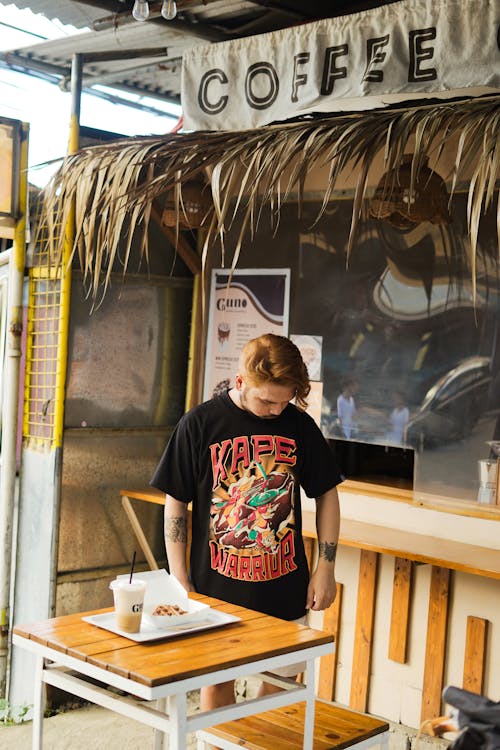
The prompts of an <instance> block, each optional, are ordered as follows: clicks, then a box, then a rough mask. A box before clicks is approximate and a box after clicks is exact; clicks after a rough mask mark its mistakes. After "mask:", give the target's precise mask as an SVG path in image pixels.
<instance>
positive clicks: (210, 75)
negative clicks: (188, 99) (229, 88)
mask: <svg viewBox="0 0 500 750" xmlns="http://www.w3.org/2000/svg"><path fill="white" fill-rule="evenodd" d="M212 81H219V82H220V83H228V78H227V75H226V74H225V73H224V71H223V70H221V69H220V68H214V69H213V70H208V71H207V72H206V73H204V74H203V76H202V78H201V81H200V88H199V90H198V104H199V106H200V109H201V110H202V111H203V112H205V113H206V114H207V115H218V114H219V112H222V110H223V109H224V108H225V106H226V105H227V102H228V99H229V97H228V96H221V97H219V99H218V100H217V101H213V102H211V101H210V100H209V98H208V86H209V84H210V83H211V82H212Z"/></svg>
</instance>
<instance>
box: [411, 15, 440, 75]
mask: <svg viewBox="0 0 500 750" xmlns="http://www.w3.org/2000/svg"><path fill="white" fill-rule="evenodd" d="M435 38H436V28H435V27H434V26H432V27H430V28H428V29H415V31H410V33H409V35H408V39H409V48H410V65H409V68H408V81H409V82H410V83H418V82H419V81H435V80H436V79H437V71H436V68H422V67H421V64H422V62H423V61H424V60H431V59H432V58H433V57H434V47H424V46H423V43H424V42H427V41H429V40H431V39H435Z"/></svg>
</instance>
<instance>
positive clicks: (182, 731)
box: [168, 694, 187, 750]
mask: <svg viewBox="0 0 500 750" xmlns="http://www.w3.org/2000/svg"><path fill="white" fill-rule="evenodd" d="M168 715H169V717H170V727H171V729H170V736H169V750H185V748H186V731H187V696H186V695H185V694H181V695H171V696H169V699H168Z"/></svg>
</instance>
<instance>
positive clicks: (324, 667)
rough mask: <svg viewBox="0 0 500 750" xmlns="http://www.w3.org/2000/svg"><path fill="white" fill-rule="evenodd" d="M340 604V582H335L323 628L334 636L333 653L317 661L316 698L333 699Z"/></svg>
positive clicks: (337, 655)
mask: <svg viewBox="0 0 500 750" xmlns="http://www.w3.org/2000/svg"><path fill="white" fill-rule="evenodd" d="M341 606H342V584H341V583H337V596H336V598H335V601H334V602H333V604H332V605H331V607H328V609H327V610H326V611H325V615H324V619H323V630H326V631H327V632H328V633H332V635H333V637H334V638H335V651H334V652H333V654H328V655H327V656H322V657H321V659H320V663H319V683H318V698H322V699H323V700H325V701H333V700H335V681H336V677H337V661H338V657H339V633H340V608H341Z"/></svg>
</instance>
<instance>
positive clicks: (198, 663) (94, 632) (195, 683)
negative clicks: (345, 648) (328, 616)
mask: <svg viewBox="0 0 500 750" xmlns="http://www.w3.org/2000/svg"><path fill="white" fill-rule="evenodd" d="M193 596H194V597H195V598H197V599H199V600H200V601H203V602H206V603H207V604H209V605H210V606H211V607H213V608H215V609H217V610H220V611H221V612H226V613H229V614H233V615H236V616H237V617H239V618H241V619H240V621H238V622H234V623H231V624H226V625H224V626H221V627H218V628H214V629H212V630H205V631H200V632H197V633H192V634H190V635H188V634H185V635H180V636H178V637H175V638H168V639H163V640H158V641H153V642H148V643H141V644H139V643H136V642H135V641H132V640H130V639H128V638H125V637H122V636H119V635H116V634H114V633H112V632H110V631H108V630H104V629H102V628H99V627H97V626H95V625H93V624H89V623H87V622H84V621H83V620H82V617H83V616H84V615H95V614H100V613H103V612H108V611H110V610H98V611H95V612H86V613H79V614H74V615H67V616H64V617H56V618H54V619H51V620H45V621H42V622H37V623H34V624H31V625H18V626H16V627H15V628H14V635H13V643H14V645H15V646H17V647H20V648H23V649H26V650H27V651H30V652H32V653H33V654H35V655H36V657H37V660H36V665H37V666H36V670H35V673H34V683H35V696H34V716H33V748H34V750H41V748H42V725H43V695H44V683H47V684H49V685H54V686H55V687H58V688H60V689H62V690H65V691H66V692H69V693H71V694H73V695H78V696H80V697H81V698H84V699H85V700H88V701H91V702H93V703H96V704H98V705H100V706H104V707H105V708H108V709H110V710H112V711H115V712H116V713H119V714H122V715H125V716H128V717H129V718H133V719H135V720H137V721H140V722H142V723H144V724H147V725H148V726H151V727H153V728H154V729H155V734H154V747H155V748H156V749H157V750H159V748H161V747H162V746H163V740H164V737H165V734H166V733H168V735H169V738H170V739H169V743H170V744H169V747H170V749H171V750H181V749H183V748H185V745H186V735H187V733H188V732H194V731H197V730H198V729H204V728H207V727H210V726H213V725H214V724H218V723H221V722H224V721H230V720H233V719H237V718H241V717H243V716H249V715H252V714H256V713H260V712H262V711H265V710H268V709H271V708H279V707H282V706H286V705H289V704H292V703H298V702H299V701H304V700H305V701H306V704H307V709H306V715H305V725H304V749H305V750H311V748H312V740H313V727H314V698H315V695H314V687H315V680H314V669H315V664H314V662H315V659H316V658H317V657H320V656H322V655H324V654H327V653H331V652H332V651H333V636H332V635H331V634H330V633H325V632H323V631H319V630H312V629H311V628H307V627H305V626H301V625H296V624H295V623H292V622H285V621H284V620H279V619H276V618H274V617H269V616H268V615H263V614H261V613H259V612H254V611H252V610H249V609H245V608H243V607H238V606H236V605H231V604H227V603H225V602H221V601H219V600H217V599H211V598H209V597H205V596H201V595H198V594H194V595H193ZM300 661H305V662H306V665H307V666H306V671H305V676H304V682H303V683H302V684H299V683H297V682H295V681H293V680H290V679H285V678H276V677H274V676H272V675H270V674H268V673H269V672H272V671H273V670H275V669H277V668H279V667H284V666H288V665H290V664H294V663H296V662H300ZM251 674H259V675H260V676H262V678H263V679H265V680H267V681H268V682H271V683H274V684H279V685H281V686H282V687H285V688H286V689H285V690H283V691H281V692H279V693H274V694H272V695H269V696H265V697H263V698H255V699H253V700H248V701H244V702H242V703H237V704H234V705H231V706H225V707H223V708H219V709H215V710H213V711H205V712H199V713H195V714H193V715H190V716H188V715H187V694H188V692H190V691H192V690H196V689H198V688H201V687H204V686H207V685H213V684H217V683H220V682H224V681H226V680H233V679H237V678H240V677H244V676H248V675H251ZM96 680H97V681H98V682H99V683H101V684H103V685H104V687H99V686H96V684H95V681H96ZM110 688H111V690H110ZM113 689H114V691H113ZM116 689H118V690H120V691H123V692H124V693H126V695H125V696H124V695H119V694H117V693H116ZM136 699H139V700H136ZM144 701H156V702H157V703H156V706H154V707H153V706H151V705H150V704H147V703H145V702H144ZM167 702H168V712H167V711H166V704H167Z"/></svg>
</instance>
